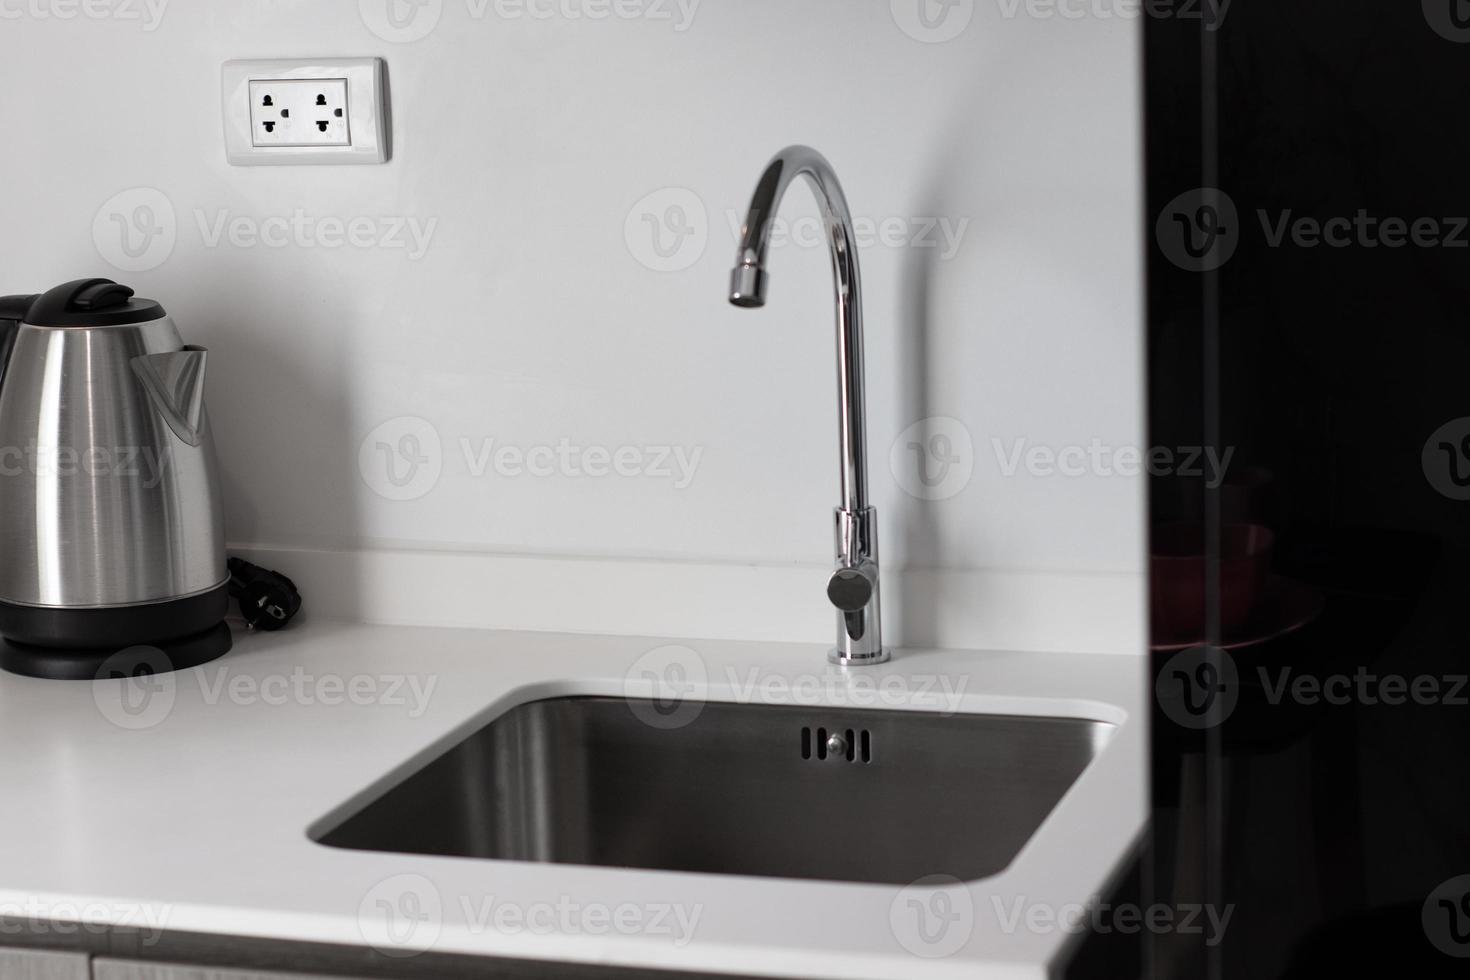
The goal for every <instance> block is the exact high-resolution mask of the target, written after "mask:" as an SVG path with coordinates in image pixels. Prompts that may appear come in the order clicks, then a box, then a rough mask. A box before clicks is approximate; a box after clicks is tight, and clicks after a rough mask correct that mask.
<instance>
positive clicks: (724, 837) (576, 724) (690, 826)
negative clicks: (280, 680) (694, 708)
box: [316, 698, 1112, 884]
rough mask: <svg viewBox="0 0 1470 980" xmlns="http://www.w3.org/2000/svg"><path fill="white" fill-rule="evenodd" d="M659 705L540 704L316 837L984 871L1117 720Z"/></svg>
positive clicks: (508, 851)
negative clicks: (655, 720) (670, 721)
mask: <svg viewBox="0 0 1470 980" xmlns="http://www.w3.org/2000/svg"><path fill="white" fill-rule="evenodd" d="M656 708H657V706H656V705H654V704H653V703H652V702H636V701H627V700H622V699H615V698H561V699H555V700H548V701H537V702H533V703H531V704H526V705H522V706H521V707H518V708H516V709H514V710H512V711H510V712H509V713H507V714H505V715H502V716H501V717H500V718H498V719H496V720H495V721H494V722H492V723H490V724H489V725H487V726H486V727H484V728H482V729H480V730H479V731H478V732H476V733H475V734H473V735H471V736H470V737H468V738H466V739H465V740H464V741H462V742H460V743H459V744H458V745H455V746H454V747H452V748H450V749H449V750H447V751H446V752H445V753H444V754H442V755H440V756H439V757H438V758H436V759H434V760H432V761H431V762H429V763H428V764H427V765H425V766H424V767H423V768H422V769H420V770H419V771H417V772H416V773H414V774H413V775H411V776H409V777H408V778H407V779H404V780H402V781H400V782H397V783H396V784H395V785H393V786H392V787H391V788H389V789H387V790H386V791H384V792H382V793H380V794H378V795H376V797H374V798H371V799H370V801H369V802H367V803H366V804H365V805H363V806H362V807H361V808H360V809H358V810H357V811H356V812H355V813H352V814H351V815H349V816H347V817H346V818H345V819H343V820H341V821H340V822H338V823H336V824H335V825H333V826H330V827H329V828H327V829H325V830H323V831H321V832H319V833H318V834H317V835H316V839H317V840H318V841H320V842H321V843H323V844H327V845H331V846H333V847H345V848H356V849H362V850H372V851H396V852H404V853H412V854H439V855H452V856H456V857H476V858H494V859H498V860H506V861H540V862H551V863H556V864H581V865H605V866H610V867H620V868H655V869H661V870H669V871H697V872H712V873H718V874H739V875H764V876H771V877H781V878H816V879H826V880H835V881H856V882H877V883H891V884H907V883H909V882H911V881H913V880H914V879H916V878H919V877H921V876H923V875H928V874H936V873H943V874H950V875H954V876H956V877H958V878H960V879H963V880H967V881H969V880H974V879H977V878H983V877H985V876H987V875H992V874H995V873H996V872H998V871H1000V870H1002V869H1003V868H1005V866H1006V865H1007V864H1009V863H1010V862H1011V861H1012V860H1013V859H1014V858H1015V856H1016V854H1017V852H1019V851H1020V849H1021V847H1022V845H1024V844H1025V843H1026V841H1027V839H1029V838H1030V837H1031V835H1032V834H1033V833H1034V832H1035V831H1036V829H1037V827H1038V826H1039V825H1040V824H1041V822H1042V820H1044V819H1045V818H1046V815H1047V814H1048V813H1050V812H1051V810H1052V808H1053V807H1054V806H1056V804H1057V801H1058V800H1059V799H1061V797H1062V794H1064V793H1065V792H1066V791H1067V788H1068V787H1069V786H1071V785H1072V783H1073V782H1074V781H1075V780H1076V779H1077V777H1078V776H1079V775H1080V774H1081V773H1082V770H1083V769H1084V768H1086V766H1087V764H1088V762H1090V761H1091V760H1092V759H1093V757H1094V756H1095V755H1096V754H1097V753H1098V751H1099V750H1100V749H1101V748H1102V745H1103V743H1104V742H1105V741H1106V739H1107V737H1108V735H1109V733H1110V732H1111V731H1112V726H1111V725H1109V724H1106V723H1104V722H1096V721H1087V720H1080V719H1070V718H1030V717H1009V716H999V715H941V714H936V713H930V712H916V711H888V710H882V711H876V710H852V709H829V708H805V707H785V706H780V707H776V706H766V705H746V704H725V703H709V704H706V705H704V706H703V708H702V710H701V711H700V713H699V714H698V716H697V717H696V718H695V719H694V720H693V721H691V722H689V723H688V724H686V725H683V726H682V727H678V728H664V727H655V726H653V725H649V724H646V723H645V721H644V720H642V719H646V718H650V717H657V716H656V715H655V714H654V712H655V711H656ZM834 735H835V736H836V738H835V739H834V738H833V736H834ZM829 741H830V743H831V747H830V748H829V744H828V743H829Z"/></svg>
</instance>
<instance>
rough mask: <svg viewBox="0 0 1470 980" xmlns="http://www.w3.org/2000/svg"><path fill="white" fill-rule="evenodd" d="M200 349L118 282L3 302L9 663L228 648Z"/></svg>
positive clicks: (1, 434) (1, 398) (2, 582)
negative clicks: (145, 649)
mask: <svg viewBox="0 0 1470 980" xmlns="http://www.w3.org/2000/svg"><path fill="white" fill-rule="evenodd" d="M207 356H208V355H207V352H206V351H205V350H204V349H203V348H201V347H188V346H185V345H184V342H183V340H182V339H181V338H180V336H179V332H178V329H177V328H176V327H175V326H174V323H173V320H171V319H170V318H169V316H168V314H166V313H165V312H164V310H163V307H162V306H160V305H159V304H158V303H157V302H155V301H153V300H151V299H142V298H140V297H136V296H134V295H133V290H131V289H130V288H128V287H127V286H124V285H121V284H119V283H116V282H113V281H112V280H110V279H78V280H76V281H75V282H69V283H65V284H64V285H61V286H57V287H56V288H55V289H52V290H50V291H49V292H45V293H41V294H40V295H36V296H6V297H0V636H3V638H4V643H3V646H0V666H3V667H4V668H5V669H6V670H9V671H12V672H15V673H19V674H27V675H30V676H33V677H53V678H77V679H90V678H93V677H96V676H97V675H98V671H99V670H101V669H102V668H103V667H104V665H105V664H106V662H107V661H108V659H109V658H110V657H112V656H114V655H115V654H118V653H120V652H122V651H124V650H129V649H130V648H134V647H148V648H153V649H154V650H157V651H160V652H161V654H162V657H159V656H154V655H151V653H152V651H150V656H149V658H148V662H149V663H150V664H154V665H157V664H159V663H160V662H162V661H163V660H164V659H166V663H163V665H162V667H161V668H160V669H167V668H168V667H169V666H171V667H172V668H173V669H182V668H185V667H191V666H195V665H197V664H201V663H205V662H207V661H209V660H213V659H214V658H215V657H218V656H221V655H222V654H224V653H225V652H227V651H228V650H229V649H230V645H231V637H230V630H229V627H228V626H226V625H225V624H224V618H225V614H226V611H227V608H228V606H229V601H230V593H229V585H230V575H229V572H228V570H227V567H226V561H225V537H224V517H223V512H222V507H221V501H220V481H219V472H218V464H217V462H216V460H215V452H214V442H213V438H212V437H211V435H210V429H209V418H208V415H207V413H206V412H205V409H204V375H205V363H206V359H207Z"/></svg>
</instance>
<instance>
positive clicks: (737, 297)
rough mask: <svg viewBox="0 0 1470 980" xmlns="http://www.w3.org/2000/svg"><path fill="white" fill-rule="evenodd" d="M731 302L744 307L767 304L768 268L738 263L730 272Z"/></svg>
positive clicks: (756, 307) (749, 307) (751, 308)
mask: <svg viewBox="0 0 1470 980" xmlns="http://www.w3.org/2000/svg"><path fill="white" fill-rule="evenodd" d="M730 302H731V303H732V304H733V305H735V306H738V307H740V308H742V309H746V310H756V309H760V308H761V307H762V306H765V305H766V270H764V269H762V268H761V267H760V266H758V265H737V266H736V267H735V269H734V271H732V272H731V273H730Z"/></svg>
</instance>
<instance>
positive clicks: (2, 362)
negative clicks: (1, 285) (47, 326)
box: [0, 295, 36, 384]
mask: <svg viewBox="0 0 1470 980" xmlns="http://www.w3.org/2000/svg"><path fill="white" fill-rule="evenodd" d="M35 301H36V296H35V295H31V296H0V384H3V383H4V382H5V369H6V367H8V366H9V364H10V352H11V351H12V350H13V349H14V348H15V335H16V333H17V332H18V331H19V330H20V324H21V321H22V320H24V319H25V317H26V313H27V312H29V311H30V308H31V304H32V303H33V302H35Z"/></svg>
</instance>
